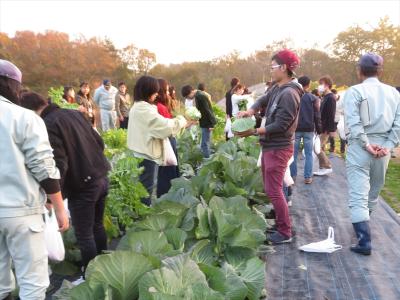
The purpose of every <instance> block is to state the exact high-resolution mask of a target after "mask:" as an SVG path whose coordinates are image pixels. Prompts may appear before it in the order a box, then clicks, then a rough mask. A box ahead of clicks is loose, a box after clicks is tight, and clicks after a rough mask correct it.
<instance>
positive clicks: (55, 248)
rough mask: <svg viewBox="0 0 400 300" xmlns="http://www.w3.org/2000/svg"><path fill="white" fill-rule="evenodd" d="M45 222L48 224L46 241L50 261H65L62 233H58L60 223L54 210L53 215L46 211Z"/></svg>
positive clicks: (45, 232)
mask: <svg viewBox="0 0 400 300" xmlns="http://www.w3.org/2000/svg"><path fill="white" fill-rule="evenodd" d="M44 220H45V223H46V226H45V229H44V239H45V242H46V247H47V252H48V256H49V259H50V260H52V261H63V260H64V257H65V248H64V242H63V239H62V236H61V233H60V232H59V231H58V223H57V219H56V214H55V212H54V209H52V210H51V215H50V212H49V211H47V210H46V213H45V214H44Z"/></svg>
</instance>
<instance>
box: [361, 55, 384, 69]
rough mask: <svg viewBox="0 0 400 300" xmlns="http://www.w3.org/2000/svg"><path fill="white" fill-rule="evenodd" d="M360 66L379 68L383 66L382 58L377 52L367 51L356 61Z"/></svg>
mask: <svg viewBox="0 0 400 300" xmlns="http://www.w3.org/2000/svg"><path fill="white" fill-rule="evenodd" d="M358 65H359V66H360V67H366V68H379V67H382V66H383V58H382V56H379V55H378V54H375V53H372V52H367V53H365V54H364V55H363V56H361V58H360V60H359V61H358Z"/></svg>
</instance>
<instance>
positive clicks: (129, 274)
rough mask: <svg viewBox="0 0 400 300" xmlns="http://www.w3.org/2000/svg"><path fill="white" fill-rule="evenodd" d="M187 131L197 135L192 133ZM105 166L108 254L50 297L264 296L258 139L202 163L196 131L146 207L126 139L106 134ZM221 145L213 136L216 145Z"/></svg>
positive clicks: (227, 145) (182, 141) (186, 136)
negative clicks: (174, 172) (177, 170)
mask: <svg viewBox="0 0 400 300" xmlns="http://www.w3.org/2000/svg"><path fill="white" fill-rule="evenodd" d="M194 131H196V130H195V129H194ZM103 138H104V141H105V143H106V145H107V147H106V155H107V157H108V158H109V160H110V161H111V163H112V166H113V170H112V171H111V173H110V176H109V177H110V193H109V196H108V199H107V208H106V218H105V223H106V226H107V233H108V235H109V238H110V239H112V238H116V237H118V238H120V239H119V242H118V244H117V246H116V249H115V250H114V251H110V252H109V253H106V254H102V255H99V256H98V257H96V258H95V259H94V260H93V261H91V262H90V264H89V267H88V269H87V271H86V281H85V282H84V283H82V284H80V285H79V286H77V287H74V286H73V285H72V284H71V283H70V282H68V281H66V280H65V281H64V282H63V285H62V287H61V288H60V289H59V290H58V291H57V292H56V294H54V295H53V299H117V300H119V299H121V300H124V299H126V300H132V299H185V300H188V299H193V300H194V299H199V300H200V299H232V300H236V299H237V300H240V299H250V300H251V299H260V298H261V297H263V296H265V295H266V291H265V263H264V261H263V260H262V259H260V257H262V256H263V254H264V253H265V252H266V251H268V250H269V247H268V246H266V245H264V242H265V239H266V236H265V231H266V229H267V226H268V225H267V220H266V219H265V216H264V214H263V213H262V212H261V211H262V210H265V207H266V206H265V203H266V202H267V198H266V196H265V194H264V193H263V188H262V186H263V185H262V179H261V173H260V170H259V169H258V168H257V166H256V163H257V157H258V155H259V147H258V142H257V139H256V138H248V139H239V140H233V141H229V142H219V143H217V145H215V154H214V155H213V156H212V158H210V159H209V160H203V159H202V156H201V153H200V150H199V149H198V144H199V143H198V138H199V137H198V134H197V133H196V132H193V130H191V131H186V132H185V133H183V134H182V135H181V136H180V137H179V139H178V145H179V150H178V152H179V154H180V155H179V159H180V165H181V169H182V174H183V176H182V177H181V178H177V179H175V180H173V182H172V187H171V189H170V191H169V192H168V193H167V194H165V195H163V196H162V197H161V198H158V199H154V200H153V206H152V207H151V208H148V207H146V206H144V205H143V204H141V202H140V198H141V197H143V196H144V195H145V194H146V191H145V189H144V188H143V186H142V185H141V184H140V183H139V181H138V176H139V174H140V172H141V170H140V169H139V168H138V163H139V160H138V159H136V158H134V157H133V156H132V155H131V154H130V153H129V151H127V149H126V146H125V144H126V143H125V141H126V133H125V131H124V130H121V129H120V130H115V131H110V132H107V133H106V134H105V135H103ZM217 140H218V139H217Z"/></svg>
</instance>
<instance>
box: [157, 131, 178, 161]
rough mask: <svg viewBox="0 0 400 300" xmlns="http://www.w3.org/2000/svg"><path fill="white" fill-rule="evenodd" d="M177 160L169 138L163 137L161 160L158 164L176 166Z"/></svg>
mask: <svg viewBox="0 0 400 300" xmlns="http://www.w3.org/2000/svg"><path fill="white" fill-rule="evenodd" d="M177 165H178V160H177V159H176V155H175V152H174V149H173V148H172V145H171V142H170V141H169V138H165V139H163V161H162V163H161V165H160V166H164V167H165V166H177Z"/></svg>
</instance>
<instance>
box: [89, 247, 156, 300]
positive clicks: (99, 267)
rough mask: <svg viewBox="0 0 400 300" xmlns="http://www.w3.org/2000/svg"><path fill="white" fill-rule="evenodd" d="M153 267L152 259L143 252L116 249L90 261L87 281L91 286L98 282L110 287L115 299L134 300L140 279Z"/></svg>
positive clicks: (137, 294) (137, 293) (137, 292)
mask: <svg viewBox="0 0 400 300" xmlns="http://www.w3.org/2000/svg"><path fill="white" fill-rule="evenodd" d="M152 269H153V266H152V264H151V262H150V260H149V259H147V258H146V257H145V256H143V255H141V254H137V253H134V252H131V251H115V252H113V253H111V254H104V255H99V256H97V257H96V258H95V259H94V260H92V261H91V262H90V263H89V265H88V268H87V270H86V281H87V282H88V283H89V285H90V286H91V285H93V284H97V283H98V284H104V285H106V286H108V287H110V289H111V291H112V299H113V300H132V299H137V297H138V296H139V289H138V283H139V279H140V278H141V277H142V276H143V274H145V273H147V272H149V271H151V270H152Z"/></svg>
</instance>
